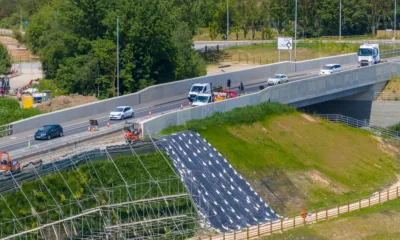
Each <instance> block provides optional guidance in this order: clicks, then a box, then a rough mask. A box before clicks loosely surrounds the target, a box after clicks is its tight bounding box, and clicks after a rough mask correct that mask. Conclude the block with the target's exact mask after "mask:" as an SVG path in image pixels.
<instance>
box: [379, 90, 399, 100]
mask: <svg viewBox="0 0 400 240" xmlns="http://www.w3.org/2000/svg"><path fill="white" fill-rule="evenodd" d="M374 100H383V101H400V93H397V92H376V93H375V94H374Z"/></svg>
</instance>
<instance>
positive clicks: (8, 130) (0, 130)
mask: <svg viewBox="0 0 400 240" xmlns="http://www.w3.org/2000/svg"><path fill="white" fill-rule="evenodd" d="M12 134H13V125H12V124H6V125H3V126H0V137H4V136H10V135H12Z"/></svg>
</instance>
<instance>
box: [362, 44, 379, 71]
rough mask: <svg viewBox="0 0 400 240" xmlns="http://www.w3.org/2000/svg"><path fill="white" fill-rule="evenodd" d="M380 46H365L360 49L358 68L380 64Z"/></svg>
mask: <svg viewBox="0 0 400 240" xmlns="http://www.w3.org/2000/svg"><path fill="white" fill-rule="evenodd" d="M380 62H381V59H380V56H379V44H363V45H361V46H360V48H359V49H358V66H359V67H364V66H371V65H373V64H377V63H380Z"/></svg>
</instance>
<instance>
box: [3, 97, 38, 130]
mask: <svg viewBox="0 0 400 240" xmlns="http://www.w3.org/2000/svg"><path fill="white" fill-rule="evenodd" d="M41 113H42V112H41V111H40V110H38V109H36V108H30V109H25V108H22V107H20V105H19V103H18V101H17V100H16V99H13V98H0V126H1V125H5V124H9V123H12V122H15V121H18V120H21V119H25V118H29V117H32V116H36V115H39V114H41Z"/></svg>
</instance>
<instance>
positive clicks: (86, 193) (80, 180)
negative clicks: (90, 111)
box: [0, 153, 191, 236]
mask: <svg viewBox="0 0 400 240" xmlns="http://www.w3.org/2000/svg"><path fill="white" fill-rule="evenodd" d="M165 157H166V158H167V159H168V160H167V161H168V162H169V164H171V165H172V161H171V160H170V159H169V158H168V157H167V156H165ZM140 159H141V161H142V162H143V163H144V164H145V166H146V168H147V170H146V169H145V168H144V167H143V166H142V164H141V163H140V161H139V160H138V159H137V158H136V157H133V156H124V157H119V158H116V159H115V160H114V161H115V164H116V165H117V166H118V169H119V171H120V173H118V172H117V170H116V168H115V167H114V165H113V163H111V162H110V161H97V162H95V163H94V167H95V169H96V172H97V174H98V176H99V178H97V176H96V175H95V172H94V171H93V168H92V167H91V165H90V164H85V165H81V166H79V167H78V170H74V171H63V172H62V175H63V177H64V179H65V180H66V182H67V184H68V186H69V188H68V186H67V185H66V184H65V183H64V180H63V178H62V177H60V175H59V174H51V175H47V176H45V177H43V181H44V183H45V184H46V186H47V188H48V189H49V190H50V192H51V193H52V195H53V196H54V197H55V199H56V201H57V202H58V204H59V205H62V207H61V209H62V210H63V212H64V217H65V214H66V215H69V214H72V215H73V214H77V213H79V212H81V210H80V209H79V207H78V204H77V203H76V202H73V200H79V201H80V204H81V205H82V206H83V209H84V210H85V209H90V208H94V207H96V206H97V205H98V203H97V202H96V201H95V200H94V198H90V196H92V193H94V194H95V195H96V197H97V199H98V200H99V203H101V204H102V205H104V204H110V203H119V202H126V201H128V200H129V199H128V196H127V195H128V194H127V191H126V188H125V187H123V186H124V183H125V182H124V180H125V181H126V183H127V184H137V187H131V188H129V192H130V194H131V196H132V197H133V198H134V200H136V199H140V198H151V197H157V196H160V189H159V188H158V187H157V186H156V185H155V184H154V183H151V184H149V183H147V182H148V181H149V180H150V177H149V175H148V174H147V171H149V172H150V174H151V175H152V176H153V178H154V180H165V179H171V182H170V183H169V184H168V183H167V182H165V181H164V182H162V181H160V182H159V186H160V188H161V190H162V191H163V193H164V194H165V195H169V194H174V193H178V192H179V193H182V192H185V191H186V190H185V188H184V186H183V184H182V183H181V182H180V179H179V178H176V177H177V176H176V174H175V172H174V170H173V169H171V168H170V167H169V166H168V164H167V163H166V162H165V159H164V158H163V157H162V156H161V154H160V153H152V154H146V155H140ZM120 174H121V175H122V176H123V178H124V180H123V179H122V178H121V176H120ZM172 178H174V179H172ZM111 187H113V188H114V189H113V190H108V191H105V190H104V189H105V188H111ZM22 189H23V192H24V193H25V195H26V196H27V197H28V198H29V201H30V202H31V203H32V205H33V206H34V208H35V209H36V211H37V212H44V211H48V212H47V213H45V214H42V215H41V217H42V218H43V217H45V218H46V221H55V220H58V219H59V218H60V217H61V216H60V212H59V211H58V209H56V210H50V209H53V208H56V204H55V202H54V200H53V198H52V197H51V195H50V194H49V193H48V192H47V191H46V189H45V188H44V187H43V185H42V184H41V182H40V181H39V180H36V181H30V182H24V183H23V184H22ZM70 190H71V191H70ZM71 192H72V193H71ZM2 195H3V197H4V199H5V201H6V202H7V203H8V204H9V207H10V208H11V209H12V210H13V212H14V213H15V214H16V216H17V218H21V217H26V219H25V220H24V221H25V222H24V224H25V226H31V227H34V226H37V218H36V217H30V216H31V215H32V214H33V210H32V208H31V206H30V204H29V203H28V201H27V200H26V199H25V197H24V196H23V194H22V193H21V191H14V192H11V193H5V194H2ZM69 204H71V205H70V206H68V205H69ZM175 206H179V207H180V209H181V210H182V211H185V210H186V209H188V208H190V207H191V203H190V202H189V203H187V202H186V201H183V200H182V201H181V200H178V201H177V202H175ZM160 209H164V210H163V211H166V210H167V209H168V205H165V204H163V203H161V205H160ZM128 211H133V209H132V208H131V210H127V209H125V210H124V212H123V214H125V215H124V216H125V218H127V217H128V216H126V214H127V213H128ZM138 211H139V212H138V214H139V215H141V214H142V212H143V213H144V212H146V211H150V212H151V210H149V209H148V206H147V207H146V206H143V207H141V206H138ZM131 214H134V213H133V212H131ZM135 214H136V213H135ZM13 218H14V217H13V215H12V213H11V212H10V211H9V210H8V208H7V206H6V205H5V204H4V201H0V222H8V221H10V219H13ZM61 218H62V217H61ZM122 218H124V217H122ZM1 228H2V234H3V236H5V235H8V234H11V233H12V231H13V224H6V225H2V226H1Z"/></svg>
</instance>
